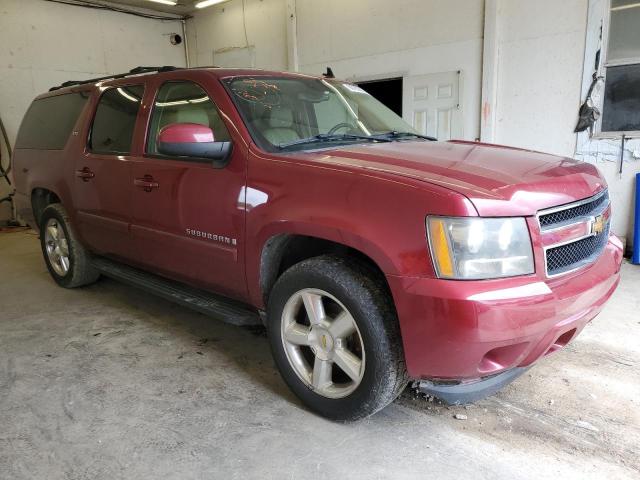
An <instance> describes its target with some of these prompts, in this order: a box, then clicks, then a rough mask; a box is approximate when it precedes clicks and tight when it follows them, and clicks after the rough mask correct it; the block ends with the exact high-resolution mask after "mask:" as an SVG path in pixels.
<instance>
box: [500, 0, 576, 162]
mask: <svg viewBox="0 0 640 480" xmlns="http://www.w3.org/2000/svg"><path fill="white" fill-rule="evenodd" d="M586 16H587V1H586V0H563V1H562V2H558V1H556V0H539V1H536V2H531V1H529V0H499V8H498V20H497V22H498V29H499V32H500V33H499V37H498V49H499V50H498V65H497V72H498V78H497V95H496V99H497V104H496V106H495V107H494V108H496V112H495V121H496V124H495V127H494V128H495V130H494V138H493V139H492V141H494V142H496V143H504V144H507V145H514V146H518V147H524V148H532V149H535V150H541V151H545V152H549V153H555V154H558V155H566V156H573V154H574V151H575V143H576V140H575V134H574V133H573V129H574V127H575V122H576V118H577V110H578V107H579V104H580V89H579V85H580V83H581V78H582V63H583V52H584V38H585V31H586Z"/></svg>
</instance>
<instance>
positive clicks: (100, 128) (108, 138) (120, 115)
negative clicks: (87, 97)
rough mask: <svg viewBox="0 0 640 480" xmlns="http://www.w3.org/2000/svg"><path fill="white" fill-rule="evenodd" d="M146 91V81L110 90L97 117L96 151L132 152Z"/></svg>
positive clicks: (91, 141)
mask: <svg viewBox="0 0 640 480" xmlns="http://www.w3.org/2000/svg"><path fill="white" fill-rule="evenodd" d="M143 93H144V87H143V86H142V85H132V86H128V87H118V88H112V89H110V90H107V91H106V92H104V93H103V94H102V97H100V103H98V108H97V109H96V116H95V117H94V119H93V127H92V129H91V138H90V139H89V148H90V149H91V151H92V152H94V153H102V154H123V153H124V154H126V153H130V152H131V140H132V139H133V129H134V127H135V125H136V117H137V116H138V110H139V108H140V102H141V100H142V95H143Z"/></svg>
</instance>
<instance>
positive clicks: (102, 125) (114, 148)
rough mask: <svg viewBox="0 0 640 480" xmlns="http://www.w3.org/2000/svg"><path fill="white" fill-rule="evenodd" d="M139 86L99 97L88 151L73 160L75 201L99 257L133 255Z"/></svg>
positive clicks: (109, 90)
mask: <svg viewBox="0 0 640 480" xmlns="http://www.w3.org/2000/svg"><path fill="white" fill-rule="evenodd" d="M143 94H144V85H143V84H131V85H126V86H119V87H113V88H107V89H106V90H104V91H102V93H101V95H100V98H99V100H98V104H97V107H96V109H95V114H94V118H93V122H92V124H91V128H90V132H89V135H88V144H87V147H86V150H85V151H84V152H83V154H82V155H80V156H79V157H78V158H77V159H76V162H75V172H74V174H75V183H74V205H75V208H76V215H77V220H76V221H77V228H78V230H79V232H80V235H81V236H82V239H83V241H84V242H85V244H86V245H87V246H88V247H89V248H90V249H91V250H93V251H94V252H97V253H99V254H102V255H108V256H114V257H119V258H123V259H131V256H132V251H133V250H132V246H131V245H132V244H131V239H130V236H129V224H130V220H131V190H132V186H131V159H132V155H134V154H135V152H132V144H133V142H132V140H133V138H134V133H135V128H136V123H137V119H138V117H139V116H141V109H140V105H141V102H142V98H143Z"/></svg>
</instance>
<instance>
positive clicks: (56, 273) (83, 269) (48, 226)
mask: <svg viewBox="0 0 640 480" xmlns="http://www.w3.org/2000/svg"><path fill="white" fill-rule="evenodd" d="M40 245H41V247H42V253H43V255H44V261H45V263H46V264H47V268H48V269H49V273H50V274H51V276H52V277H53V279H54V280H55V281H56V283H58V285H61V286H63V287H65V288H75V287H80V286H82V285H87V284H90V283H93V282H95V281H96V280H97V279H98V278H99V277H100V274H99V273H98V271H97V270H96V269H95V268H93V266H92V265H91V258H90V255H89V252H87V251H86V249H85V248H84V247H83V246H82V244H81V243H80V242H79V241H78V239H77V238H76V236H75V233H74V232H73V230H72V228H71V224H70V222H69V218H68V215H67V212H66V210H65V209H64V208H63V207H62V205H60V204H59V203H54V204H51V205H49V206H48V207H47V208H45V209H44V211H43V212H42V216H41V218H40Z"/></svg>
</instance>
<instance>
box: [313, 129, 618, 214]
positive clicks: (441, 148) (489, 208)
mask: <svg viewBox="0 0 640 480" xmlns="http://www.w3.org/2000/svg"><path fill="white" fill-rule="evenodd" d="M301 155H302V156H304V157H306V158H308V156H311V157H313V158H312V159H313V160H317V161H319V162H321V163H323V164H325V165H326V164H335V165H342V166H347V167H352V168H362V169H367V170H373V171H378V172H384V173H387V174H394V175H399V176H404V177H410V178H414V179H419V180H423V181H425V182H429V183H432V184H436V185H439V186H442V187H445V188H448V189H450V190H453V191H456V192H458V193H461V194H462V195H464V196H466V197H467V198H469V200H471V202H472V203H473V204H474V206H475V207H476V209H477V210H478V214H479V215H481V216H509V215H514V216H528V215H534V214H535V213H536V212H537V211H538V210H541V209H544V208H549V207H554V206H557V205H562V204H565V203H570V202H573V201H576V200H581V199H584V198H586V197H589V196H591V195H594V194H595V193H597V192H599V191H600V190H602V189H603V188H605V187H606V183H605V181H604V179H603V178H602V176H601V175H600V173H599V172H598V169H597V168H596V167H594V166H593V165H591V164H588V163H584V162H578V161H575V160H572V159H569V158H565V157H558V156H554V155H548V154H544V153H539V152H533V151H529V150H520V149H515V148H510V147H504V146H498V145H489V144H482V143H475V142H459V141H455V142H423V141H402V142H389V143H383V144H379V143H378V144H365V145H354V146H348V147H342V148H336V149H330V150H322V151H316V152H306V153H304V154H301Z"/></svg>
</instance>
